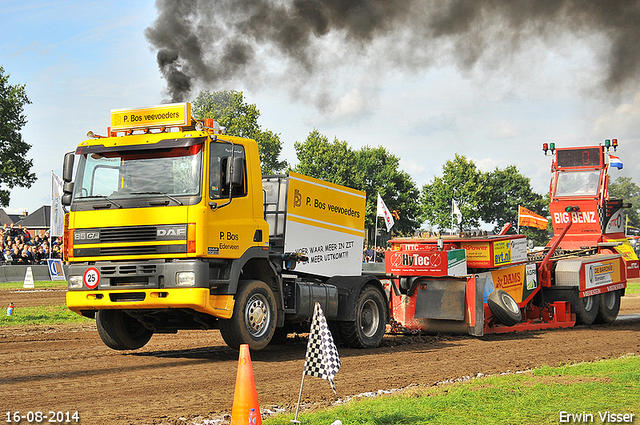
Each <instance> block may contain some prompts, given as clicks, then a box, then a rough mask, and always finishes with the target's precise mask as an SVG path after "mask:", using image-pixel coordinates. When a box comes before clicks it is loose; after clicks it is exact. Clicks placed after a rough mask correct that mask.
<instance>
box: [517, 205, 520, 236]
mask: <svg viewBox="0 0 640 425" xmlns="http://www.w3.org/2000/svg"><path fill="white" fill-rule="evenodd" d="M516 233H517V234H520V205H518V227H517V230H516Z"/></svg>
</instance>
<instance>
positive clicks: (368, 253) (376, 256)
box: [362, 245, 388, 263]
mask: <svg viewBox="0 0 640 425" xmlns="http://www.w3.org/2000/svg"><path fill="white" fill-rule="evenodd" d="M387 250H388V248H387V249H384V248H383V247H381V246H376V247H374V246H371V245H369V246H365V248H364V250H363V251H362V262H364V263H384V255H385V253H386V252H387Z"/></svg>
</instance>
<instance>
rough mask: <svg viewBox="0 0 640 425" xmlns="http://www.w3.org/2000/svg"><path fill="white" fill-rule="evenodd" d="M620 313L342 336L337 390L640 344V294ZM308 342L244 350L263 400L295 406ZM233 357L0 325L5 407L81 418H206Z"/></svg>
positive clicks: (311, 381) (85, 329) (220, 349)
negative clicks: (607, 319)
mask: <svg viewBox="0 0 640 425" xmlns="http://www.w3.org/2000/svg"><path fill="white" fill-rule="evenodd" d="M64 293H65V292H64V290H51V291H35V292H34V291H24V290H18V291H6V290H4V291H0V302H1V303H4V305H7V304H8V303H9V301H13V302H14V304H15V306H16V312H19V309H20V308H21V307H24V306H29V305H48V304H61V303H63V302H64ZM0 305H1V304H0ZM620 315H621V317H620V318H619V319H618V320H617V321H616V322H614V323H612V324H608V325H598V326H592V327H584V326H577V327H574V328H570V329H556V330H546V331H533V332H522V333H512V334H500V335H488V336H485V337H482V338H474V337H468V336H448V335H445V336H436V337H433V336H395V335H387V336H386V337H385V339H384V342H383V344H382V346H381V347H379V348H377V349H373V350H354V349H347V348H340V349H339V352H340V358H341V361H342V368H341V369H340V372H339V373H338V374H337V375H336V379H335V384H336V388H337V391H338V397H339V398H345V397H348V396H352V395H357V394H361V393H365V392H376V391H378V390H391V389H398V388H405V387H408V386H412V385H433V384H435V383H439V382H443V381H449V380H456V379H460V378H464V377H473V376H478V374H485V375H487V374H496V373H501V372H507V371H512V372H513V371H518V370H527V369H531V368H535V367H537V366H541V365H545V364H546V365H558V364H561V363H571V362H581V361H593V360H598V359H607V358H615V357H619V356H621V355H626V354H629V353H634V354H640V333H639V332H640V295H627V296H626V297H624V298H623V300H622V306H621V311H620ZM625 316H627V317H625ZM305 350H306V339H304V338H296V339H293V338H290V339H289V340H288V341H287V343H286V344H284V345H275V346H269V347H268V348H267V349H265V350H263V351H261V352H254V353H251V357H252V364H253V371H254V375H255V381H256V387H257V390H258V398H259V401H260V406H261V409H262V410H263V411H264V410H266V409H271V410H275V409H274V407H275V406H278V407H279V408H286V409H293V408H295V404H296V402H297V399H298V392H299V391H300V380H301V377H302V368H303V364H304V354H305ZM237 363H238V355H237V353H236V352H235V351H233V350H231V349H229V348H227V347H226V346H225V344H224V342H223V341H222V339H221V337H220V334H219V332H218V331H181V332H179V333H178V334H177V335H154V336H153V338H152V339H151V341H150V342H149V344H147V345H146V346H145V347H143V348H142V349H140V350H137V351H125V352H118V351H114V350H111V349H109V348H107V347H106V346H105V345H104V344H103V343H102V341H101V340H100V338H99V337H98V334H97V332H96V329H95V325H93V324H88V325H56V326H10V327H2V328H0V370H2V377H1V378H0V399H1V400H4V401H3V403H2V407H3V409H2V411H1V414H2V415H6V412H7V411H10V412H15V411H20V413H21V414H23V415H24V414H26V413H27V412H29V411H32V412H35V411H42V412H45V415H48V413H49V411H55V412H58V411H61V412H67V411H70V412H75V411H77V412H78V413H79V415H80V418H81V423H84V424H138V425H140V424H175V423H180V424H187V423H188V424H192V423H194V424H195V423H202V419H203V418H210V419H213V418H221V417H222V416H223V414H224V413H225V412H227V413H228V412H230V411H231V407H232V404H233V394H234V388H235V383H236V382H235V381H236V371H237ZM302 400H303V403H305V404H309V403H318V404H320V405H325V404H328V403H331V402H333V401H335V400H336V397H335V396H334V394H333V392H332V390H331V387H330V386H329V384H328V383H327V382H326V381H324V380H321V379H317V378H312V377H307V378H306V380H305V384H304V391H303V397H302ZM179 418H186V419H187V420H186V421H185V420H181V419H179ZM194 418H195V419H194ZM6 420H7V418H6V417H4V416H2V417H0V421H6ZM45 422H46V421H45ZM23 423H27V422H26V420H25V421H23ZM210 423H212V422H210Z"/></svg>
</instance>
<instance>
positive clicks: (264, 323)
mask: <svg viewBox="0 0 640 425" xmlns="http://www.w3.org/2000/svg"><path fill="white" fill-rule="evenodd" d="M235 299H236V302H235V305H234V306H233V316H231V319H227V320H224V319H221V320H220V333H221V334H222V338H223V339H224V342H226V343H227V345H228V346H229V347H231V348H234V349H236V350H239V349H240V345H242V344H248V345H249V349H251V350H262V349H263V348H264V347H266V346H267V344H269V341H271V338H272V337H273V333H274V332H275V329H276V309H275V305H276V299H275V297H274V296H273V292H272V291H271V288H269V286H267V284H266V283H264V282H261V281H259V280H247V281H242V282H240V284H239V285H238V292H237V293H236V297H235Z"/></svg>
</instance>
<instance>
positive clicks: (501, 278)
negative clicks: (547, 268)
mask: <svg viewBox="0 0 640 425" xmlns="http://www.w3.org/2000/svg"><path fill="white" fill-rule="evenodd" d="M478 276H480V277H484V278H485V291H484V302H485V303H486V302H487V296H488V295H489V294H490V293H491V292H493V291H494V290H496V289H502V290H503V291H505V292H507V293H508V294H509V295H511V296H512V297H513V299H514V300H515V301H516V302H517V303H521V302H523V301H525V300H526V299H527V298H528V297H529V296H530V295H531V294H532V293H533V291H535V290H536V288H538V277H537V273H536V265H535V264H527V265H525V264H521V265H517V266H512V267H506V268H503V269H497V270H492V271H489V272H483V273H479V274H478Z"/></svg>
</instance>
